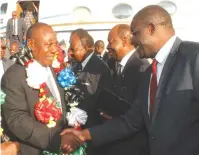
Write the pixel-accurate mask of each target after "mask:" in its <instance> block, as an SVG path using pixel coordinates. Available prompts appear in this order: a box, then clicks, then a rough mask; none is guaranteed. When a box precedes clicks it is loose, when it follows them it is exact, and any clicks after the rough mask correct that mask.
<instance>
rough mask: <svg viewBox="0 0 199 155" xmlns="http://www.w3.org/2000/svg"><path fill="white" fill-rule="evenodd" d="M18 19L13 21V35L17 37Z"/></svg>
mask: <svg viewBox="0 0 199 155" xmlns="http://www.w3.org/2000/svg"><path fill="white" fill-rule="evenodd" d="M17 27H18V19H13V35H18V28H17Z"/></svg>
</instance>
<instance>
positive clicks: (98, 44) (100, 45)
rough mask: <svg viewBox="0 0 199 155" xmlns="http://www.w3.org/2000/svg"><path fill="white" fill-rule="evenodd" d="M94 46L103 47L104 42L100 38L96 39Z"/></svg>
mask: <svg viewBox="0 0 199 155" xmlns="http://www.w3.org/2000/svg"><path fill="white" fill-rule="evenodd" d="M95 46H99V47H101V48H104V47H105V44H104V42H103V41H102V40H97V41H96V42H95Z"/></svg>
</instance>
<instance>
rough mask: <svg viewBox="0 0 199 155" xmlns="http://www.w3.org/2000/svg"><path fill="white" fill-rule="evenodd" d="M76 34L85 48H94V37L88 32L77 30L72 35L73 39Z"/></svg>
mask: <svg viewBox="0 0 199 155" xmlns="http://www.w3.org/2000/svg"><path fill="white" fill-rule="evenodd" d="M74 34H75V35H77V36H78V37H79V38H80V40H81V43H82V45H83V46H88V48H93V46H94V40H93V37H92V36H91V35H90V34H89V33H88V32H87V31H86V30H84V29H81V28H80V29H76V30H74V31H73V32H72V33H71V37H72V36H73V35H74ZM71 37H70V38H71Z"/></svg>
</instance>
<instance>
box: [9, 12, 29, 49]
mask: <svg viewBox="0 0 199 155" xmlns="http://www.w3.org/2000/svg"><path fill="white" fill-rule="evenodd" d="M25 35H26V24H25V22H24V20H23V19H20V18H17V13H16V11H13V12H12V18H11V19H9V20H8V23H7V27H6V38H7V45H8V46H10V45H12V43H13V42H17V43H18V44H23V40H25Z"/></svg>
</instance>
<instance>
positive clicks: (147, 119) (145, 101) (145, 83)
mask: <svg viewBox="0 0 199 155" xmlns="http://www.w3.org/2000/svg"><path fill="white" fill-rule="evenodd" d="M144 76H145V77H144V79H145V80H143V84H142V87H143V89H141V90H143V96H146V97H143V98H142V99H143V100H142V101H143V104H144V109H143V110H144V112H143V114H144V118H145V122H146V124H147V127H148V129H149V128H150V124H151V120H150V117H149V111H148V107H149V106H148V103H149V102H148V96H149V85H150V79H151V67H148V68H147V70H146V71H145V75H144ZM141 93H142V92H141Z"/></svg>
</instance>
